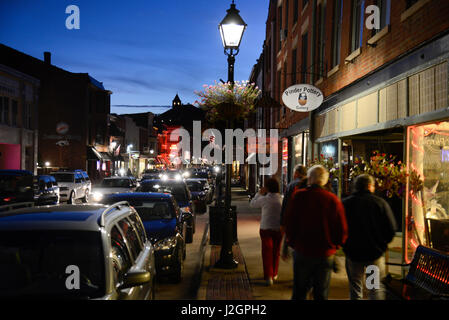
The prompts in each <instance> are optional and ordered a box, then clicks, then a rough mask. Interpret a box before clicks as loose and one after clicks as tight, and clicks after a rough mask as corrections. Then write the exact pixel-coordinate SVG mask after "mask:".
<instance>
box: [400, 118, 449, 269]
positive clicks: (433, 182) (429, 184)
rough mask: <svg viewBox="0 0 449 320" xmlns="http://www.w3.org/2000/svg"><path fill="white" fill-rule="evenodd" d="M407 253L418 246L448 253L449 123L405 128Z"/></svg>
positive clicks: (409, 256)
mask: <svg viewBox="0 0 449 320" xmlns="http://www.w3.org/2000/svg"><path fill="white" fill-rule="evenodd" d="M407 138H408V143H407V156H408V168H409V174H410V176H409V179H408V185H407V195H408V197H407V204H408V205H407V211H406V228H405V235H406V248H405V249H406V252H405V260H406V262H410V261H411V259H412V257H413V254H414V252H415V249H416V247H417V246H418V245H419V244H422V245H425V246H428V247H433V248H435V249H439V250H443V251H447V252H449V122H438V123H432V124H425V125H416V126H412V127H409V128H408V132H407Z"/></svg>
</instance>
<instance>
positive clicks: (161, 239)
mask: <svg viewBox="0 0 449 320" xmlns="http://www.w3.org/2000/svg"><path fill="white" fill-rule="evenodd" d="M120 201H127V202H128V203H129V204H130V205H131V206H133V207H134V209H136V211H137V213H138V214H139V216H140V219H141V220H142V222H143V225H144V227H145V231H146V234H147V236H148V238H149V239H150V241H151V243H152V244H153V247H154V255H155V258H156V273H157V275H158V277H159V276H168V277H170V278H171V279H172V280H173V281H174V282H180V281H181V280H182V273H183V270H184V259H185V258H186V243H185V241H184V236H185V233H186V226H187V222H186V220H188V219H189V218H188V217H187V216H186V215H185V214H183V213H182V212H181V209H180V208H179V206H178V204H177V203H176V200H175V198H174V197H173V196H172V195H171V194H166V193H147V192H144V193H138V192H133V193H117V194H111V195H108V196H105V197H104V199H103V201H102V202H103V203H105V204H110V203H115V202H120Z"/></svg>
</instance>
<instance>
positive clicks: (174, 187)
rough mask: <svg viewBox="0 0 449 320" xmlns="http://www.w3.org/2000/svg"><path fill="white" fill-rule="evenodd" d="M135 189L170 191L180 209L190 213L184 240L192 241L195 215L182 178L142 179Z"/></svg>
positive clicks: (187, 189)
mask: <svg viewBox="0 0 449 320" xmlns="http://www.w3.org/2000/svg"><path fill="white" fill-rule="evenodd" d="M136 191H137V192H157V193H171V194H172V195H173V196H174V197H175V199H176V202H177V203H178V205H179V207H180V208H181V211H182V212H183V213H184V214H187V213H190V214H191V218H190V219H189V220H188V221H187V233H186V242H187V243H191V242H192V241H193V234H194V233H195V220H196V215H195V212H194V211H193V208H192V195H191V194H190V191H189V188H188V187H187V184H186V183H185V182H184V181H183V180H162V179H157V180H156V179H153V180H144V181H142V182H141V185H140V187H139V188H137V190H136Z"/></svg>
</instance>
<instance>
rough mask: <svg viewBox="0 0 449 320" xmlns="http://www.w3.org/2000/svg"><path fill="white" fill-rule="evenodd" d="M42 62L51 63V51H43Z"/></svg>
mask: <svg viewBox="0 0 449 320" xmlns="http://www.w3.org/2000/svg"><path fill="white" fill-rule="evenodd" d="M44 62H45V63H47V64H51V52H48V51H45V52H44Z"/></svg>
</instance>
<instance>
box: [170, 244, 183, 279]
mask: <svg viewBox="0 0 449 320" xmlns="http://www.w3.org/2000/svg"><path fill="white" fill-rule="evenodd" d="M182 254H183V253H182V251H181V250H179V248H178V251H177V256H178V260H177V261H176V267H175V268H174V270H175V272H174V273H173V275H172V276H171V279H172V280H173V282H175V283H180V282H181V281H182V273H183V271H184V261H183V259H182Z"/></svg>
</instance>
